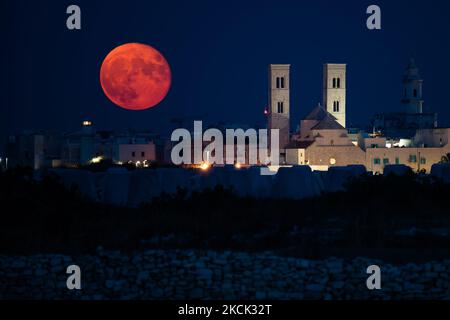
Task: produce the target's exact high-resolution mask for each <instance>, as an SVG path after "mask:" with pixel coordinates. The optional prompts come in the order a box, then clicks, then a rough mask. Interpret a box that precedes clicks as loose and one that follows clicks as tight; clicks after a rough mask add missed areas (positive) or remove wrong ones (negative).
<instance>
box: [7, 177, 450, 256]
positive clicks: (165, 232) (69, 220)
mask: <svg viewBox="0 0 450 320" xmlns="http://www.w3.org/2000/svg"><path fill="white" fill-rule="evenodd" d="M186 194H187V193H186V191H185V190H180V191H179V193H178V194H177V195H176V196H167V195H166V196H162V197H160V198H159V199H157V200H155V201H153V202H151V203H148V204H145V205H142V206H141V207H140V208H137V209H132V208H121V207H114V206H109V205H105V204H99V203H94V202H92V201H90V200H89V199H87V198H85V197H83V196H82V195H81V194H80V193H79V192H78V191H77V189H76V188H72V189H70V190H68V189H66V188H64V187H63V186H62V184H61V183H60V181H59V180H58V178H57V177H55V176H51V175H46V176H45V177H44V178H43V179H42V180H41V181H36V180H35V179H33V172H32V171H31V170H29V169H25V168H17V169H15V170H10V171H7V172H3V173H0V204H1V210H0V216H1V219H0V254H34V253H46V252H57V253H71V254H79V253H85V252H86V253H88V252H92V251H95V250H96V249H97V248H98V247H99V246H102V247H103V248H105V249H120V250H127V251H128V250H134V249H139V248H142V247H145V248H202V249H218V250H222V249H230V250H239V251H253V250H274V251H279V252H281V253H283V252H286V253H289V254H299V255H303V256H308V257H318V256H321V255H327V254H334V253H336V252H338V253H339V252H340V253H345V252H351V253H352V254H357V253H358V252H362V251H364V250H366V251H367V250H373V251H374V252H380V251H382V252H385V253H386V252H403V253H405V252H411V253H412V254H414V255H417V256H419V255H425V254H429V253H430V252H431V251H433V252H437V253H439V254H442V252H444V253H445V254H447V249H450V185H445V184H443V183H441V182H439V181H434V180H432V179H431V178H429V177H423V176H419V175H413V174H411V175H406V176H402V177H398V176H388V177H383V176H370V177H364V178H361V179H358V180H354V181H351V182H350V183H348V185H347V190H346V191H345V192H339V193H334V194H327V195H323V196H321V197H316V198H311V199H305V200H289V199H286V200H280V199H273V200H270V199H265V200H261V199H251V198H237V197H235V196H234V195H233V193H232V190H224V189H223V188H220V187H219V188H216V189H215V190H208V191H205V192H202V193H196V194H193V195H192V196H190V197H187V196H186ZM438 229H439V232H440V233H438V232H434V231H436V230H438ZM446 230H447V231H448V233H447V234H446V233H445V231H446ZM331 249H333V250H334V251H333V250H331ZM448 256H449V257H450V255H448Z"/></svg>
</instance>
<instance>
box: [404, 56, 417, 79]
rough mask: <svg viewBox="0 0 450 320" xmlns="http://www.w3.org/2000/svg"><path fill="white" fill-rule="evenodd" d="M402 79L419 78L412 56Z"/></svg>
mask: <svg viewBox="0 0 450 320" xmlns="http://www.w3.org/2000/svg"><path fill="white" fill-rule="evenodd" d="M403 80H404V81H411V80H421V77H420V74H419V68H417V65H416V61H415V60H414V58H411V59H410V60H409V64H408V67H407V68H406V70H405V74H404V77H403Z"/></svg>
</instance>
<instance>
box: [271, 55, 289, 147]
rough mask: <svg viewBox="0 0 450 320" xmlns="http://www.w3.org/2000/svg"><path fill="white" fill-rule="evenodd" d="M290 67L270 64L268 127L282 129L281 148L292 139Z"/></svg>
mask: <svg viewBox="0 0 450 320" xmlns="http://www.w3.org/2000/svg"><path fill="white" fill-rule="evenodd" d="M290 68H291V66H290V65H289V64H271V65H270V66H269V114H268V129H279V130H280V149H284V148H286V147H287V145H288V144H289V141H290V125H289V121H290V91H289V87H290Z"/></svg>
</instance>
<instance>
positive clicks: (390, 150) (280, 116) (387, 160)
mask: <svg viewBox="0 0 450 320" xmlns="http://www.w3.org/2000/svg"><path fill="white" fill-rule="evenodd" d="M411 66H413V69H414V70H408V69H407V72H408V74H409V75H411V74H412V75H414V77H411V76H410V77H409V78H408V79H406V78H405V79H406V80H407V81H406V80H405V81H404V82H403V83H404V91H405V92H406V96H407V97H409V99H408V101H406V100H405V99H403V100H402V103H403V105H406V107H407V109H408V110H405V114H410V113H411V112H413V113H414V114H420V113H421V112H422V109H423V107H422V106H423V98H422V80H421V79H420V77H419V76H418V73H417V67H416V66H415V64H411V63H410V65H409V67H408V68H409V69H411ZM289 70H290V65H271V66H270V72H269V73H270V81H269V85H270V94H269V96H270V111H269V115H268V118H269V121H268V128H269V129H280V148H281V155H282V158H283V159H284V161H285V164H286V165H309V166H310V167H311V168H312V169H313V170H328V169H329V168H330V167H333V166H348V165H364V166H365V167H366V169H367V170H369V171H372V172H374V173H382V172H383V170H384V167H385V166H386V165H400V164H401V165H407V166H409V167H410V168H411V169H412V170H413V171H415V172H430V171H431V167H432V165H433V164H435V163H439V162H440V161H441V160H442V158H443V157H445V156H446V155H447V154H449V153H450V144H449V142H450V129H448V128H437V127H435V126H433V127H431V128H418V129H417V130H416V131H415V135H414V137H413V138H411V139H410V140H411V143H410V145H408V147H405V146H402V147H394V146H392V145H389V143H388V137H384V136H383V135H382V134H368V133H365V132H362V131H361V132H360V133H359V134H358V135H357V139H355V138H354V137H352V138H351V137H350V136H349V132H348V130H347V129H346V65H345V64H325V65H324V80H323V104H324V105H323V106H322V105H320V104H319V105H318V106H317V107H315V108H314V109H313V110H312V111H311V112H310V113H309V114H308V115H307V116H306V117H305V118H304V119H302V120H301V122H300V130H299V132H296V133H294V134H291V133H290V131H289V128H290V125H289V121H290V107H291V106H290V98H289V81H290V74H289ZM281 79H284V80H281Z"/></svg>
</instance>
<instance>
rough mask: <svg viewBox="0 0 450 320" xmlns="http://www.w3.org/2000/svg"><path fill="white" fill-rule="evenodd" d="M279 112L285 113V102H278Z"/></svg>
mask: <svg viewBox="0 0 450 320" xmlns="http://www.w3.org/2000/svg"><path fill="white" fill-rule="evenodd" d="M278 113H284V102H278Z"/></svg>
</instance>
